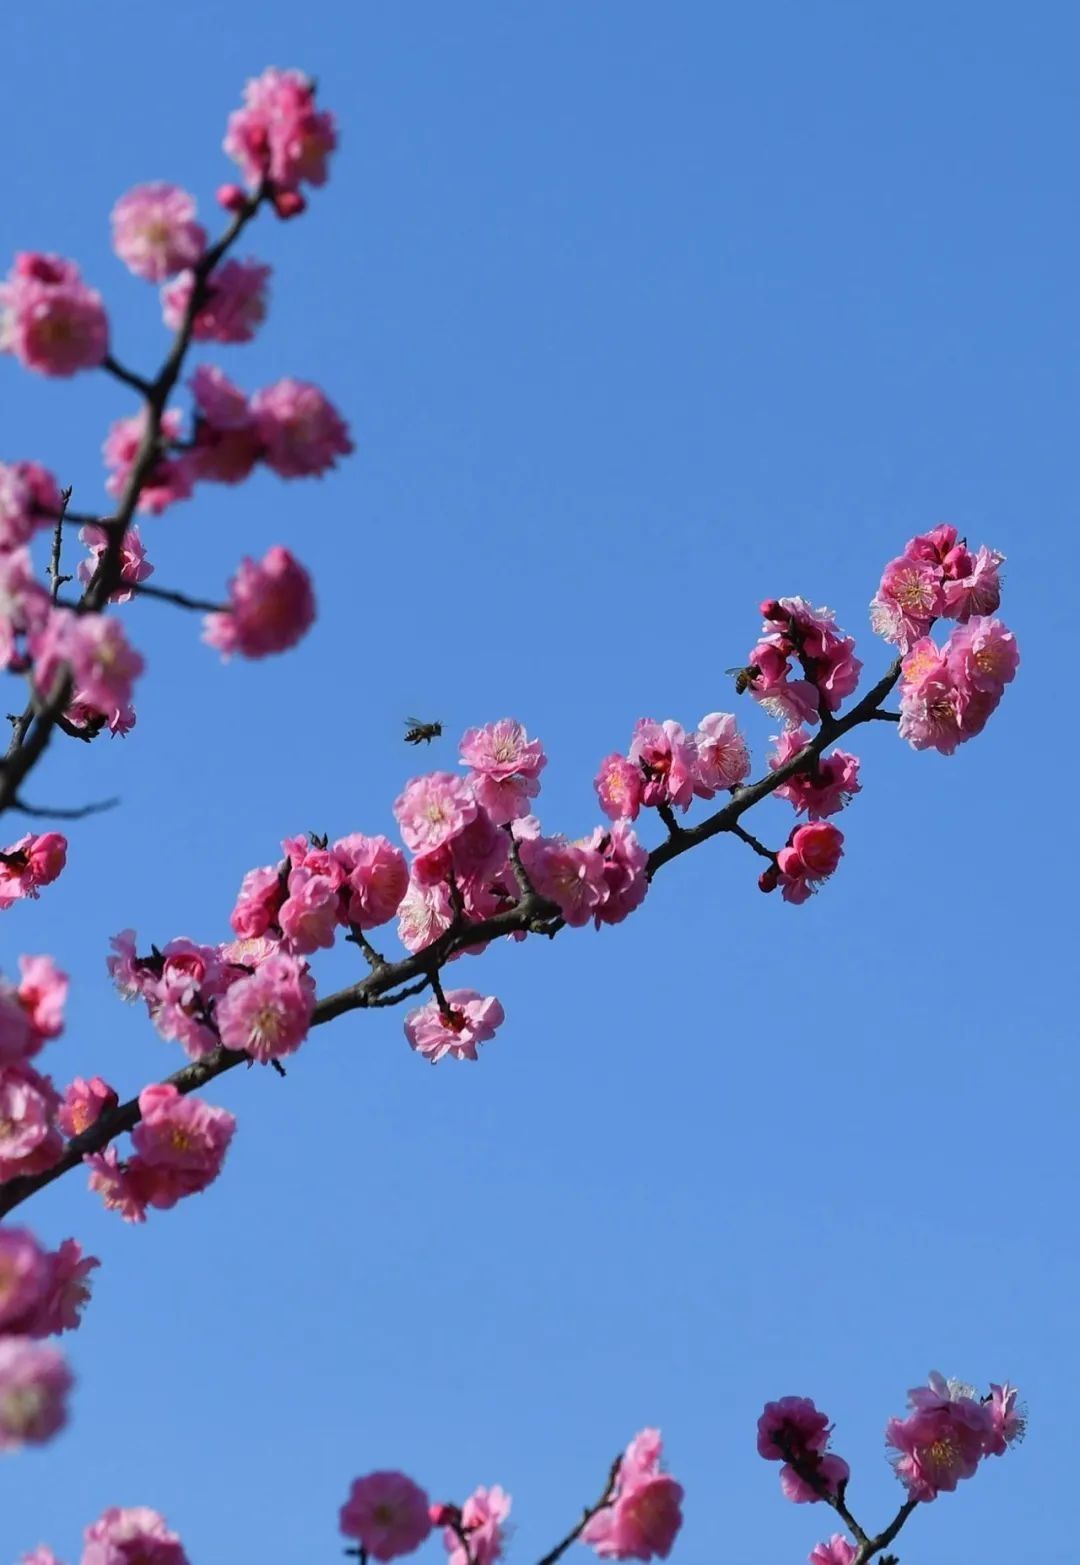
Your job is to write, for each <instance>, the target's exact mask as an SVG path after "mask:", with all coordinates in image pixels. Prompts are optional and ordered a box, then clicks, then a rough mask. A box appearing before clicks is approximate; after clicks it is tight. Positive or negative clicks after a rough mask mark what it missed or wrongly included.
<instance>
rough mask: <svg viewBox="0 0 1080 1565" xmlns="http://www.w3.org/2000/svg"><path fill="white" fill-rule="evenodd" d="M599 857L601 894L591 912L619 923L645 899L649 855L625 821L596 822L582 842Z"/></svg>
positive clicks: (598, 919)
mask: <svg viewBox="0 0 1080 1565" xmlns="http://www.w3.org/2000/svg"><path fill="white" fill-rule="evenodd" d="M581 846H587V847H588V848H589V849H590V850H591V851H594V852H596V853H599V854H600V857H601V859H602V861H603V884H604V893H605V894H604V896H603V898H602V900H601V901H600V903H599V905H598V906H597V908H596V911H595V912H594V914H593V919H594V922H595V924H596V927H597V929H599V928H600V925H601V924H621V923H622V921H623V919H624V918H628V917H629V915H630V914H631V913H632V912H633V911H634V909H635V908H639V907H640V906H641V904H642V903H643V902H644V900H645V895H646V892H647V891H648V889H649V877H648V873H647V871H648V864H649V855H648V853H647V852H646V851H645V849H644V848H643V847H642V845H641V843H640V842H639V841H638V839H637V835H636V833H635V832H634V831H633V829H632V828H631V827H630V825H629V823H628V822H627V821H615V822H614V823H613V824H612V825H611V826H610V827H606V828H605V827H603V826H597V828H596V830H595V831H594V832H593V834H592V836H591V837H588V838H586V841H585V843H584V844H581Z"/></svg>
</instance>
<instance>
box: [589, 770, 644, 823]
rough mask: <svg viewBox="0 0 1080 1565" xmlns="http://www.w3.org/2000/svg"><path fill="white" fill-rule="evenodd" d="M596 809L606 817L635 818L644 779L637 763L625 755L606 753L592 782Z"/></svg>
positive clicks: (630, 819) (628, 819)
mask: <svg viewBox="0 0 1080 1565" xmlns="http://www.w3.org/2000/svg"><path fill="white" fill-rule="evenodd" d="M593 786H594V787H595V789H596V797H597V798H598V799H599V800H600V808H601V809H602V810H603V812H604V814H605V815H606V816H607V817H608V819H609V820H613V821H619V820H627V821H633V820H636V819H637V817H638V814H639V812H640V810H641V796H642V794H643V793H644V791H645V780H644V777H643V776H642V771H641V767H640V766H635V765H634V763H633V761H629V760H627V758H626V756H625V755H618V754H615V755H607V756H605V757H604V759H603V760H602V761H601V762H600V770H599V771H598V772H597V774H596V780H595V782H594V784H593Z"/></svg>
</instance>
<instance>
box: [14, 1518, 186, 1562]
mask: <svg viewBox="0 0 1080 1565" xmlns="http://www.w3.org/2000/svg"><path fill="white" fill-rule="evenodd" d="M83 1545H84V1546H83V1552H82V1555H81V1558H80V1562H79V1565H191V1562H190V1561H189V1559H188V1556H187V1554H186V1553H185V1551H184V1546H183V1544H182V1543H181V1542H180V1538H179V1536H178V1535H177V1534H176V1533H175V1532H173V1531H172V1530H171V1529H170V1528H169V1526H168V1524H167V1523H166V1521H165V1518H164V1516H162V1515H161V1513H160V1512H159V1511H152V1510H151V1509H150V1507H149V1506H147V1505H131V1506H125V1507H123V1508H121V1507H120V1506H118V1505H113V1506H110V1507H109V1509H108V1510H107V1511H106V1512H105V1513H104V1514H103V1515H102V1516H100V1517H99V1518H98V1520H97V1521H96V1522H91V1523H90V1525H89V1527H87V1528H86V1530H85V1532H84V1533H83ZM22 1565H61V1562H60V1561H59V1560H58V1559H57V1557H56V1555H55V1554H54V1553H53V1551H52V1550H51V1549H48V1548H46V1547H45V1546H44V1545H41V1546H40V1547H39V1548H36V1549H34V1550H33V1552H32V1553H30V1554H25V1555H23V1561H22Z"/></svg>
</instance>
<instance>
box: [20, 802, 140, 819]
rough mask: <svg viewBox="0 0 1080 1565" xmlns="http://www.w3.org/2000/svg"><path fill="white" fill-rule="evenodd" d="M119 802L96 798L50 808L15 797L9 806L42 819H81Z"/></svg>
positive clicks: (22, 813) (23, 813) (113, 807)
mask: <svg viewBox="0 0 1080 1565" xmlns="http://www.w3.org/2000/svg"><path fill="white" fill-rule="evenodd" d="M119 803H120V800H119V799H97V800H95V801H94V803H93V804H77V805H73V806H66V807H65V806H64V805H56V806H55V807H52V808H50V807H49V806H48V805H46V804H26V803H25V802H24V801H23V800H22V799H16V800H15V802H14V803H13V804H12V806H11V808H12V809H13V810H16V811H17V812H18V813H19V814H20V815H31V816H35V817H40V818H41V819H43V820H57V821H81V820H83V819H84V818H85V817H86V816H87V815H101V814H102V813H103V812H104V811H105V810H114V809H115V808H116V806H117V805H118V804H119Z"/></svg>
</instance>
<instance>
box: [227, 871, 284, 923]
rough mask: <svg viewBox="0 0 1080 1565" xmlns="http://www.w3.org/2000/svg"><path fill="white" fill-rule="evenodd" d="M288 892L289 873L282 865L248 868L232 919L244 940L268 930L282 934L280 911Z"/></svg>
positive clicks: (230, 918) (231, 921)
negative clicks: (279, 920) (279, 866)
mask: <svg viewBox="0 0 1080 1565" xmlns="http://www.w3.org/2000/svg"><path fill="white" fill-rule="evenodd" d="M287 895H288V877H287V874H286V873H285V872H284V869H283V868H278V867H276V866H275V865H273V864H264V865H262V866H261V867H260V868H259V869H249V870H248V872H247V874H246V875H245V876H244V879H243V881H242V882H241V885H240V893H239V895H238V897H237V899H236V906H235V907H234V908H233V910H232V913H231V914H230V917H229V922H230V923H231V924H232V927H233V928H234V929H235V931H236V933H237V934H238V935H239V936H240V938H241V939H242V940H257V939H259V937H260V936H261V935H265V934H266V933H267V931H268V930H269V931H271V932H273V933H274V934H280V926H279V924H278V915H279V913H280V912H281V905H282V903H283V902H284V901H285V898H286V896H287Z"/></svg>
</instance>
